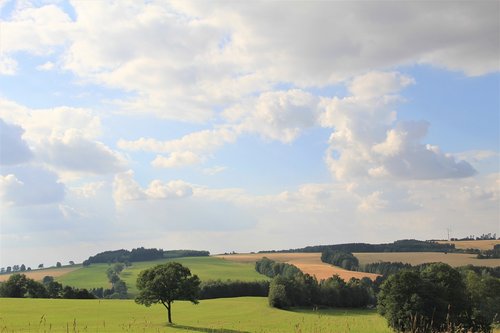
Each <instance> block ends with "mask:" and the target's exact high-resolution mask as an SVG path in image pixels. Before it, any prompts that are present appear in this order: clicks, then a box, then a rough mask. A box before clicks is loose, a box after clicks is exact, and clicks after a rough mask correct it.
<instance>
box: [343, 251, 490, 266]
mask: <svg viewBox="0 0 500 333" xmlns="http://www.w3.org/2000/svg"><path fill="white" fill-rule="evenodd" d="M353 254H354V256H355V257H356V258H358V259H359V263H360V265H364V264H369V263H374V262H379V261H390V262H403V263H408V264H411V265H419V264H424V263H431V262H443V263H446V264H448V265H450V266H453V267H459V266H466V265H474V266H487V267H497V266H500V259H477V258H476V255H474V254H466V253H447V254H445V253H440V252H384V253H353Z"/></svg>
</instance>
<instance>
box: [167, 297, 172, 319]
mask: <svg viewBox="0 0 500 333" xmlns="http://www.w3.org/2000/svg"><path fill="white" fill-rule="evenodd" d="M171 309H172V307H171V305H170V302H168V306H167V312H168V323H169V324H172V312H171Z"/></svg>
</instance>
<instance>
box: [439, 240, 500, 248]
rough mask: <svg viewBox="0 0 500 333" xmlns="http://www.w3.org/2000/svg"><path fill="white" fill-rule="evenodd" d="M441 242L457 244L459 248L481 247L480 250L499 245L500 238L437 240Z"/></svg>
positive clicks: (456, 246)
mask: <svg viewBox="0 0 500 333" xmlns="http://www.w3.org/2000/svg"><path fill="white" fill-rule="evenodd" d="M437 242H438V243H440V244H455V248H457V249H463V250H465V249H479V250H482V251H484V250H491V249H493V246H495V245H499V244H500V240H499V239H497V240H495V239H490V240H467V241H437Z"/></svg>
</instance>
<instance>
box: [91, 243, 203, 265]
mask: <svg viewBox="0 0 500 333" xmlns="http://www.w3.org/2000/svg"><path fill="white" fill-rule="evenodd" d="M208 255H210V252H208V251H197V250H169V251H164V250H162V249H155V248H151V249H146V248H144V247H139V248H136V249H132V250H131V251H129V250H124V249H121V250H113V251H104V252H100V253H98V254H96V255H94V256H90V257H89V258H88V259H87V260H84V261H83V266H88V265H90V264H97V263H105V264H106V263H125V264H127V263H131V262H140V261H150V260H158V259H171V258H180V257H201V256H208Z"/></svg>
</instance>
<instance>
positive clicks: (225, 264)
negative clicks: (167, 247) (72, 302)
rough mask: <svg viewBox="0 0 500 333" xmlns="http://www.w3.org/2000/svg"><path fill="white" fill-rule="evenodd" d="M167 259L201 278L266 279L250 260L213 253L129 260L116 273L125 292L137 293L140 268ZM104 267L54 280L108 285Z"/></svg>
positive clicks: (78, 284) (76, 284) (80, 285)
mask: <svg viewBox="0 0 500 333" xmlns="http://www.w3.org/2000/svg"><path fill="white" fill-rule="evenodd" d="M169 261H176V262H179V263H181V264H182V265H184V266H186V267H189V269H190V270H191V273H193V274H197V275H198V276H199V277H200V279H201V280H202V281H206V280H217V279H224V280H227V279H231V280H242V281H258V280H267V279H268V278H267V277H266V276H264V275H262V274H259V273H257V272H256V271H255V268H254V266H253V265H252V264H250V263H237V262H230V261H226V260H222V259H220V258H215V257H191V258H176V259H168V260H155V261H145V262H136V263H133V265H132V266H131V267H128V268H126V269H125V270H124V271H123V272H122V273H121V274H120V277H121V278H122V280H123V281H125V283H126V284H127V287H128V288H129V294H131V296H133V295H135V294H136V293H137V289H136V287H135V283H136V280H137V276H138V275H139V273H140V272H141V271H142V270H144V269H146V268H149V267H153V266H155V265H159V264H162V263H166V262H169ZM108 267H109V265H108V264H92V265H90V266H88V267H83V268H82V269H79V270H76V271H73V272H71V273H69V274H66V275H63V276H60V277H58V278H57V279H56V280H57V281H59V282H61V283H62V284H64V285H70V286H73V287H78V288H99V287H103V288H109V287H110V285H109V283H108V279H107V276H106V270H107V269H108Z"/></svg>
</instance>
